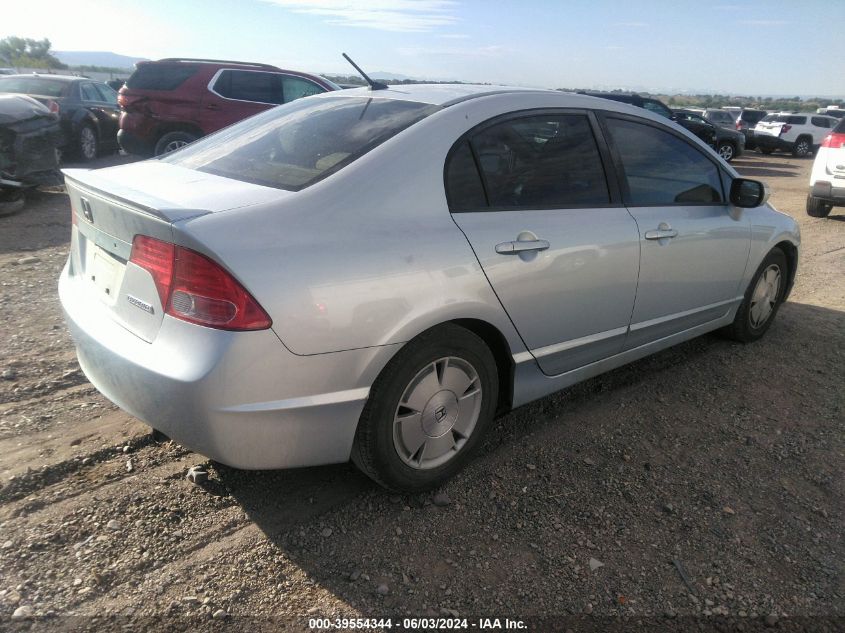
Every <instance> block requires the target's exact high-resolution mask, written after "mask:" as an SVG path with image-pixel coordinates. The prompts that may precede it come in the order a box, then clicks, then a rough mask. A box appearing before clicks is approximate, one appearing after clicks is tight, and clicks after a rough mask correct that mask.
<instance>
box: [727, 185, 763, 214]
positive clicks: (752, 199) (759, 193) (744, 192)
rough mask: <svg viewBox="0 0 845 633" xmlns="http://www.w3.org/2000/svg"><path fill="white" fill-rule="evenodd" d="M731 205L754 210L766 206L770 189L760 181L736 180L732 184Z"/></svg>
mask: <svg viewBox="0 0 845 633" xmlns="http://www.w3.org/2000/svg"><path fill="white" fill-rule="evenodd" d="M730 198H731V204H733V205H735V206H737V207H741V208H743V209H753V208H754V207H759V206H761V205H763V204H766V200H768V199H769V187H768V186H767V185H765V184H764V183H762V182H760V181H759V180H750V179H748V178H734V180H733V182H731V196H730Z"/></svg>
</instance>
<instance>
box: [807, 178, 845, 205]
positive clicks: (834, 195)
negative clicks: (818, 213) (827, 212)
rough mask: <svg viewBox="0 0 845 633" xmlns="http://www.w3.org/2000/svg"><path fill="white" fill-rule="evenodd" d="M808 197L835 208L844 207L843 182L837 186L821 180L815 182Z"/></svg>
mask: <svg viewBox="0 0 845 633" xmlns="http://www.w3.org/2000/svg"><path fill="white" fill-rule="evenodd" d="M810 195H811V196H813V197H814V198H819V199H820V200H824V201H825V202H830V203H833V204H835V205H837V206H839V205H845V180H843V182H842V184H841V185H839V186H834V184H833V183H830V182H826V181H823V180H820V181H817V182H815V183H813V186H812V187H810Z"/></svg>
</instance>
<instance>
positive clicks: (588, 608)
mask: <svg viewBox="0 0 845 633" xmlns="http://www.w3.org/2000/svg"><path fill="white" fill-rule="evenodd" d="M592 612H593V603H592V602H588V603H587V606H585V607H584V613H586V614H587V615H590V614H591V613H592Z"/></svg>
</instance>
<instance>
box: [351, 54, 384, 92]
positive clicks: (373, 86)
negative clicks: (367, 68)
mask: <svg viewBox="0 0 845 633" xmlns="http://www.w3.org/2000/svg"><path fill="white" fill-rule="evenodd" d="M342 54H343V57H344V59H346V61H348V62H349V63H350V64H352V67H353V68H354V69H355V70H357V71H358V74H359V75H361V76H362V77H363V78H364V81H366V82H367V83H368V84H370V90H387V84H383V83H381V82H380V81H373V80H372V79H370V77H369V76H368V75H367V73H365V72H364V71H363V70H361V67H360V66H358V64H356V63H355V62H353V61H352V58H351V57H350V56H349V55H347V54H346V53H342Z"/></svg>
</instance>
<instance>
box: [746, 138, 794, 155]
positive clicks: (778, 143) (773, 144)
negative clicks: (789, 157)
mask: <svg viewBox="0 0 845 633" xmlns="http://www.w3.org/2000/svg"><path fill="white" fill-rule="evenodd" d="M754 145H756V146H757V147H762V148H763V149H780V150H785V151H789V150H791V149H792V145H793V143H791V142H789V141H785V140H783V139H782V138H780V137H778V136H770V135H768V134H755V135H754Z"/></svg>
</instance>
